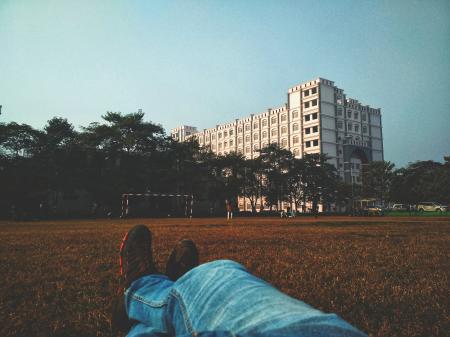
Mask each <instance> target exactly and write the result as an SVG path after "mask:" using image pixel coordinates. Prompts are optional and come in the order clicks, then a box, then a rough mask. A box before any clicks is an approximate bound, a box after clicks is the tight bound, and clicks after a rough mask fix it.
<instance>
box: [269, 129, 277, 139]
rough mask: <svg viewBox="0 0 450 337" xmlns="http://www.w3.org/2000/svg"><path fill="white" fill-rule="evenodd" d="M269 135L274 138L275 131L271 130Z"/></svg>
mask: <svg viewBox="0 0 450 337" xmlns="http://www.w3.org/2000/svg"><path fill="white" fill-rule="evenodd" d="M270 135H271V136H272V137H274V136H276V135H277V129H272V131H270Z"/></svg>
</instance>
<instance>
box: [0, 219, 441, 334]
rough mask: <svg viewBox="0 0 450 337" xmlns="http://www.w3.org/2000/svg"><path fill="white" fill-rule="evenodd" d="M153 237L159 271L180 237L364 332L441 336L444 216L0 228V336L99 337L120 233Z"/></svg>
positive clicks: (204, 254)
mask: <svg viewBox="0 0 450 337" xmlns="http://www.w3.org/2000/svg"><path fill="white" fill-rule="evenodd" d="M136 223H144V224H147V225H149V227H150V228H151V230H152V232H153V234H154V250H155V253H154V255H155V257H156V263H157V265H158V267H160V268H161V269H163V266H164V265H165V260H166V259H167V257H168V255H169V253H170V250H171V248H172V246H173V245H174V244H175V242H176V241H177V240H178V239H179V238H181V237H190V238H192V239H194V240H195V241H196V242H197V244H198V247H199V250H200V254H201V261H202V262H207V261H210V260H214V259H218V258H227V259H233V260H236V261H238V262H240V263H242V264H244V265H245V266H246V267H247V268H249V269H250V270H251V271H252V272H253V273H255V274H256V275H258V276H260V277H262V278H264V279H265V280H268V281H269V282H271V283H273V284H274V285H275V286H276V287H278V288H280V289H281V290H283V291H285V292H286V293H288V294H289V295H291V296H294V297H296V298H299V299H302V300H304V301H305V302H307V303H309V304H311V305H313V306H315V307H317V308H319V309H321V310H324V311H327V312H335V313H337V314H339V315H340V316H342V317H343V318H344V319H346V320H347V321H349V322H350V323H352V324H354V325H356V326H357V327H359V328H360V329H361V330H363V331H366V332H367V333H368V334H369V335H370V336H380V337H381V336H448V331H450V321H449V302H448V299H449V297H448V291H449V279H450V275H449V274H450V262H449V252H450V218H439V217H432V218H429V219H425V218H423V217H421V218H413V217H405V218H403V217H393V218H388V217H381V218H378V217H373V218H355V217H354V218H348V217H341V218H332V217H326V218H325V217H324V218H319V219H318V220H315V219H312V218H298V219H289V220H286V219H284V220H280V219H278V218H264V219H255V218H245V219H244V218H243V219H237V220H234V221H233V222H228V223H227V221H226V220H224V219H192V220H185V219H170V220H169V219H130V220H115V219H111V220H95V221H94V220H82V221H51V222H50V221H49V222H24V223H12V222H0V273H1V280H2V282H1V287H0V317H1V321H2V323H1V324H0V336H3V337H7V336H29V337H31V336H111V333H110V330H109V325H110V317H109V308H108V306H109V301H110V294H111V293H113V292H114V291H115V289H116V286H117V278H116V276H117V272H118V263H117V253H118V247H119V243H120V240H121V238H122V235H123V233H124V232H125V231H126V230H127V229H129V228H130V227H131V226H132V225H134V224H136Z"/></svg>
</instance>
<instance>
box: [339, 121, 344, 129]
mask: <svg viewBox="0 0 450 337" xmlns="http://www.w3.org/2000/svg"><path fill="white" fill-rule="evenodd" d="M343 126H344V125H343V123H342V121H337V127H338V129H342V128H343Z"/></svg>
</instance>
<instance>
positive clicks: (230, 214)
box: [225, 200, 233, 220]
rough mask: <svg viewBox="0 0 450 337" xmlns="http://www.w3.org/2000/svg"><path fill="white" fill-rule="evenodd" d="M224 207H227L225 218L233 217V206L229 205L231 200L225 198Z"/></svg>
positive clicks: (230, 218)
mask: <svg viewBox="0 0 450 337" xmlns="http://www.w3.org/2000/svg"><path fill="white" fill-rule="evenodd" d="M225 207H226V209H227V220H232V219H233V207H232V206H231V202H230V201H229V200H225Z"/></svg>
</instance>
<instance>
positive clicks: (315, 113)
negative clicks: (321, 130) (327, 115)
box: [305, 112, 317, 122]
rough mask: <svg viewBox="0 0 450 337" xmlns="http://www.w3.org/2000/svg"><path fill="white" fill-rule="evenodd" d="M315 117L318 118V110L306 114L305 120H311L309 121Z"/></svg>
mask: <svg viewBox="0 0 450 337" xmlns="http://www.w3.org/2000/svg"><path fill="white" fill-rule="evenodd" d="M315 119H317V112H314V113H312V114H309V115H305V122H309V121H311V120H315Z"/></svg>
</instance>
